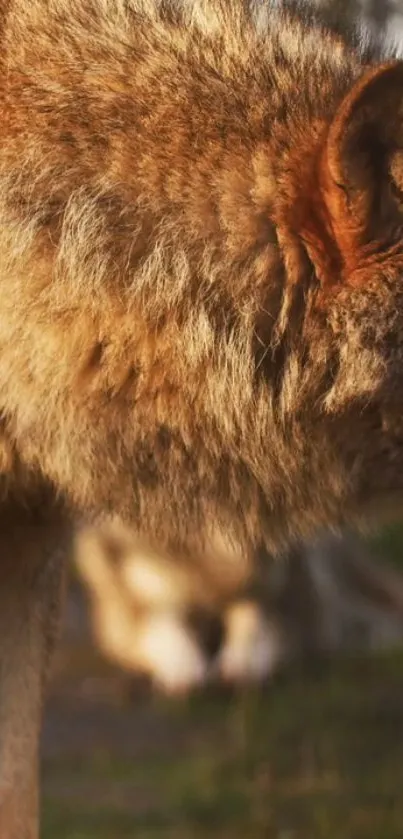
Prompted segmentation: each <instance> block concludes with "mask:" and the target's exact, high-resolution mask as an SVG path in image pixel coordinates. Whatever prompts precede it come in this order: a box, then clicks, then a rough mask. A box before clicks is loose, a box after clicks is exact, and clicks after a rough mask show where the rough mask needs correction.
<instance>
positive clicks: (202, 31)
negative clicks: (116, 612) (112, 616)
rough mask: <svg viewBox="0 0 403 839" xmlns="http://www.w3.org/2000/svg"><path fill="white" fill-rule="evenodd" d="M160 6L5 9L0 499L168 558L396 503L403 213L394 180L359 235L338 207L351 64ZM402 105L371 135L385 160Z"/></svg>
mask: <svg viewBox="0 0 403 839" xmlns="http://www.w3.org/2000/svg"><path fill="white" fill-rule="evenodd" d="M176 5H177V4H176V3H173V4H172V6H171V5H170V4H169V3H168V4H167V3H161V5H160V6H159V7H158V5H154V4H152V3H140V2H138V0H136V2H134V0H115V2H106V0H29V2H27V0H9V2H8V3H7V2H6V3H5V2H4V0H3V3H2V6H1V8H2V10H3V14H2V17H1V18H0V20H2V23H1V26H2V32H1V44H2V49H1V55H0V64H1V68H0V69H1V73H0V109H1V125H0V133H1V145H0V254H1V264H0V292H1V317H0V394H1V397H0V398H1V414H2V434H3V438H4V451H5V456H4V458H3V462H4V464H5V466H4V481H5V490H6V489H7V486H8V485H9V482H10V481H11V482H12V481H15V480H17V484H18V485H19V486H21V490H22V491H23V490H24V486H25V484H26V482H27V481H31V480H32V478H33V477H34V479H36V476H37V475H42V476H45V478H46V479H47V480H50V481H51V482H52V483H53V484H54V485H55V486H56V488H57V490H58V492H59V493H61V494H62V495H63V496H66V497H67V498H69V499H70V500H71V501H72V502H73V504H74V505H76V507H77V508H78V509H79V510H80V511H81V512H85V513H87V512H88V513H91V514H92V513H94V512H95V513H98V512H102V511H104V510H112V511H113V512H116V513H119V514H122V515H123V516H125V517H127V518H128V519H130V520H132V521H134V522H135V523H136V525H137V526H139V527H141V528H142V529H143V531H144V532H146V533H147V532H148V533H152V534H153V535H155V534H157V535H158V537H159V538H161V539H163V540H165V541H166V542H170V543H179V542H180V543H186V542H187V541H189V539H190V535H189V534H191V533H192V534H193V533H203V532H204V531H205V529H206V527H207V525H206V522H207V521H209V520H211V518H213V517H214V518H215V519H218V521H219V522H220V524H221V525H222V526H224V527H227V526H228V524H230V526H231V528H232V529H233V530H234V532H235V538H236V539H237V540H238V541H240V542H241V543H242V544H244V545H245V544H248V545H253V544H256V543H257V542H258V541H259V540H260V539H261V534H262V529H263V537H264V538H265V539H266V542H267V544H268V545H269V546H270V547H271V548H272V549H276V548H278V547H279V546H281V545H282V544H284V543H285V542H286V541H287V540H288V539H289V538H290V535H292V536H296V535H305V534H307V533H308V532H310V531H311V530H312V529H313V528H315V527H317V526H318V525H321V524H325V523H338V522H340V521H341V520H343V519H344V518H345V517H346V516H348V517H352V516H355V515H356V514H357V513H361V512H362V511H364V512H365V510H366V509H367V508H368V504H369V502H371V501H375V502H378V500H379V501H380V500H382V501H384V500H385V499H386V498H387V497H388V496H389V494H390V493H391V492H392V493H394V492H395V491H397V492H398V493H400V490H401V488H402V485H403V477H402V476H403V472H402V466H403V446H402V440H403V438H402V437H401V434H400V431H399V429H397V431H396V420H398V419H399V417H400V397H399V391H400V387H401V374H402V365H403V360H402V359H401V352H402V349H401V348H402V347H403V331H402V326H401V323H402V317H401V313H402V310H403V299H402V294H401V289H402V288H403V283H402V281H401V274H402V265H403V247H402V246H401V238H400V234H401V221H402V219H403V216H401V215H399V214H400V206H399V204H398V201H397V200H395V194H393V196H391V197H389V198H388V195H386V192H387V189H388V187H389V184H388V179H391V176H390V175H388V166H386V165H385V166H383V165H382V166H380V167H378V168H376V167H375V169H374V170H372V169H371V166H369V165H368V166H367V167H366V169H365V166H364V167H361V168H363V173H361V174H362V175H363V177H362V178H361V180H360V179H359V183H358V185H357V189H356V192H357V190H358V192H359V196H358V198H359V200H358V199H357V201H358V203H357V202H356V203H357V207H358V209H357V210H356V209H354V212H355V213H356V215H357V218H358V220H359V221H362V226H361V227H362V229H361V228H360V230H359V231H358V232H357V231H355V233H356V236H355V238H354V237H353V233H351V231H350V227H351V225H350V221H349V218H348V217H347V212H345V213H344V209H343V208H341V209H340V206H341V205H340V201H339V200H338V199H339V196H338V194H337V195H335V194H334V193H335V191H336V192H337V189H339V186H340V185H338V184H337V183H336V181H335V175H334V171H333V170H332V168H331V164H332V161H333V163H334V159H336V158H337V154H336V152H335V149H334V148H330V145H329V148H327V146H326V143H327V141H328V144H330V140H328V138H329V137H332V138H333V139H332V142H335V143H336V144H339V145H342V143H343V137H344V136H349V134H348V132H349V128H350V127H351V126H350V125H349V120H350V117H349V114H348V108H347V110H346V109H345V110H346V116H345V124H344V123H342V125H341V128H340V126H339V128H340V130H339V133H337V132H336V131H335V130H333V133H332V131H331V129H330V126H331V124H332V123H334V122H335V115H336V113H337V112H338V111H339V109H340V104H341V102H342V100H343V99H345V101H349V96H350V93H349V91H350V90H351V89H352V88H353V87H354V84H355V82H356V80H357V79H359V78H361V76H362V75H363V73H364V69H365V68H364V66H363V62H364V57H363V55H364V53H361V52H360V49H359V48H357V47H354V46H352V45H351V44H350V42H349V41H348V39H346V40H345V41H344V40H343V38H342V37H341V36H339V35H337V36H336V35H335V34H333V33H331V32H326V31H325V30H322V29H320V28H318V27H316V28H315V25H312V26H311V27H310V28H308V27H307V26H306V25H305V23H304V21H303V19H302V18H300V17H298V18H293V17H291V18H289V17H287V16H286V15H285V13H281V12H279V11H274V10H273V9H272V10H267V9H266V8H264V7H263V5H262V6H260V7H259V6H257V7H256V8H252V7H249V5H248V3H242V2H241V0H231V2H225V3H224V2H223V3H222V4H220V2H212V3H211V4H210V3H201V4H199V3H197V4H193V3H185V4H184V8H183V10H182V11H181V10H180V9H177V8H176ZM367 60H368V59H367V58H365V61H367ZM390 73H391V75H393V73H395V76H397V79H398V80H399V79H402V78H403V77H402V71H401V66H400V65H398V67H397V69H395V71H393V70H391V71H390ZM363 87H364V88H366V82H365V83H364V86H363ZM375 87H376V86H375ZM395 88H396V84H393V83H392V84H391V89H392V90H393V91H394V95H393V96H392V95H391V97H390V103H389V104H390V108H389V111H388V112H387V113H386V111H385V108H386V105H385V102H386V103H388V96H387V95H386V96H385V95H383V92H382V96H379V94H377V92H376V90H375V91H374V96H373V99H374V102H373V112H372V111H371V117H370V120H371V125H372V121H374V125H375V128H374V130H373V134H374V132H375V134H376V130H377V126H378V129H379V134H380V135H382V138H383V140H385V137H386V135H387V136H389V137H391V136H392V135H393V137H394V140H393V142H394V143H395V146H398V145H399V142H400V139H403V132H402V130H401V128H400V134H399V127H400V126H399V125H398V123H399V118H398V117H397V116H396V114H397V108H396V99H397V94H396V90H395ZM368 90H369V94H370V93H371V90H372V88H371V85H370V83H369V82H368ZM402 91H403V85H402ZM351 95H352V96H353V97H354V95H355V94H354V93H353V94H351ZM364 95H365V94H364ZM367 98H368V97H367ZM369 99H370V100H371V96H370V95H369ZM380 100H382V101H380ZM392 100H393V101H392ZM370 106H371V101H370ZM365 113H366V114H368V107H367V110H366V111H365ZM388 115H389V116H388ZM388 118H389V120H390V131H389V134H388V132H387V130H386V129H385V128H384V123H385V119H388ZM363 119H364V117H363ZM354 120H355V122H356V121H357V120H358V117H357V118H356V117H354V116H351V122H352V124H353V128H354V125H355V122H354ZM377 120H378V122H377ZM358 121H359V120H358ZM336 122H337V120H336ZM339 122H340V120H339ZM392 129H393V130H392ZM350 133H351V132H350ZM336 135H337V136H336ZM383 135H385V137H384V136H383ZM335 137H336V139H334V138H335ZM386 139H387V137H386ZM382 148H383V147H382ZM386 152H387V153H389V147H388V146H387V148H386V151H385V156H386ZM324 153H326V155H327V157H326V159H325V160H324V158H323V155H324ZM341 153H343V154H344V149H343V150H342V152H341V151H340V154H341ZM345 153H346V155H347V156H348V157H349V158H351V161H352V169H353V170H354V171H355V170H356V169H358V171H359V172H360V160H361V158H360V155H361V156H362V152H361V150H360V147H358V148H356V146H355V144H354V141H353V140H352V141H351V143H350V144H349V145H348V149H347V150H346V152H345ZM393 153H394V155H395V158H394V159H397V152H396V150H395V151H394V152H393ZM356 158H357V160H356ZM337 159H338V158H337ZM357 161H358V164H357ZM361 162H362V161H361ZM395 162H396V160H395ZM339 163H340V161H339ZM385 163H387V159H386V161H385ZM397 163H398V161H397ZM332 165H333V164H332ZM334 165H336V164H334ZM340 165H341V164H340ZM343 165H344V164H343ZM346 166H347V164H346ZM333 168H334V167H333ZM347 169H348V166H347ZM332 172H333V174H332ZM394 172H395V174H394V178H395V181H394V185H395V187H396V190H397V188H398V185H399V175H398V174H397V175H396V172H397V173H399V166H398V165H396V166H395V170H394ZM347 177H348V174H346V178H347ZM396 178H397V180H396ZM396 190H395V191H396ZM347 191H348V190H347ZM356 192H355V193H354V200H355V199H356V198H357V195H356ZM374 192H376V195H377V196H378V198H377V203H376V202H374V207H373V212H372V213H369V214H367V216H365V219H364V209H363V208H364V207H367V205H368V202H369V201H370V200H372V195H373V193H374ZM384 193H385V198H384V197H383V196H384ZM343 194H344V193H343ZM381 194H382V200H381V197H380V196H381ZM367 199H368V200H367ZM378 199H379V200H378ZM388 200H389V201H390V202H392V203H393V208H394V209H393V212H394V213H395V214H394V216H393V218H392V220H391V222H390V225H389V227H387V230H386V232H385V224H384V221H385V218H386V219H389V217H390V215H391V214H390V213H389V216H388V212H389V204H388V203H387V202H388ZM383 201H384V203H382V202H383ZM355 207H356V204H354V208H355ZM343 213H344V215H343ZM360 213H361V215H360ZM357 225H358V222H357ZM363 231H364V232H363ZM350 233H351V236H350ZM351 254H353V255H354V259H352V258H351ZM368 254H369V256H368ZM369 257H371V258H369ZM392 403H393V404H392ZM396 403H399V404H398V406H396ZM386 415H388V416H386ZM390 420H391V421H390ZM10 464H12V466H11V467H10Z"/></svg>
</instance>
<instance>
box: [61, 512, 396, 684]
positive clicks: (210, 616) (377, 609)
mask: <svg viewBox="0 0 403 839" xmlns="http://www.w3.org/2000/svg"><path fill="white" fill-rule="evenodd" d="M223 536H224V535H223V534H217V533H216V535H215V539H213V540H211V542H210V544H209V545H208V546H206V548H205V552H204V553H203V555H192V556H186V555H184V556H183V555H177V554H173V553H170V552H168V551H164V550H161V549H160V548H159V547H158V546H156V545H152V544H151V543H150V542H146V541H144V540H140V539H138V537H137V535H136V533H135V532H134V531H133V530H132V529H131V528H129V527H127V526H125V525H124V524H123V523H122V522H120V521H112V522H108V523H106V522H104V523H103V524H102V526H96V527H90V528H84V529H83V530H82V531H81V532H80V533H79V534H78V536H77V538H76V543H75V550H74V566H73V567H74V568H75V571H76V572H78V581H80V582H81V583H82V584H83V585H84V590H85V593H86V595H87V598H86V599H87V604H88V609H89V618H90V624H89V627H90V634H91V636H92V640H93V641H95V642H96V644H97V646H98V647H99V649H100V651H101V653H102V654H103V655H104V656H105V657H106V658H107V659H109V660H110V661H111V662H112V663H114V664H115V665H118V666H119V667H120V668H122V669H123V670H124V671H126V672H127V673H128V674H129V675H130V674H137V675H139V674H145V675H146V676H147V677H148V679H149V680H151V684H152V686H153V688H154V689H155V690H158V691H160V692H163V693H165V694H168V695H178V694H179V695H183V694H187V693H189V692H190V691H193V690H200V689H202V688H205V687H206V686H208V685H209V684H211V683H218V684H220V683H229V684H230V685H234V686H237V685H253V684H254V683H256V684H259V683H267V682H268V681H269V680H270V679H271V677H272V676H273V675H275V674H276V673H277V671H278V670H279V669H283V668H284V667H287V668H288V667H290V666H291V665H293V664H295V663H296V662H302V663H303V662H304V661H307V662H311V661H312V660H315V659H317V658H318V657H323V656H326V657H327V656H329V655H332V654H335V653H337V654H339V653H342V652H343V653H352V652H357V651H359V650H361V651H363V650H366V651H368V650H374V649H385V648H392V647H394V646H399V645H401V644H402V640H403V577H402V575H401V574H399V573H398V572H397V571H395V570H394V569H393V567H391V566H390V565H389V564H388V563H387V562H386V563H385V561H384V557H383V556H382V555H380V553H379V551H375V550H374V546H373V545H372V544H371V541H369V542H368V541H367V540H366V539H363V538H362V537H361V536H360V534H357V533H354V532H351V531H349V530H347V531H343V532H342V533H332V532H328V533H320V534H318V535H317V536H316V537H315V538H314V539H312V540H310V541H309V542H306V543H302V544H297V545H293V546H292V547H291V548H290V549H289V550H288V551H287V553H286V555H285V556H283V557H281V561H279V560H278V559H277V560H273V558H270V557H269V556H267V555H265V554H259V553H258V554H256V555H252V556H245V555H243V554H241V553H237V552H236V550H234V546H233V545H232V543H231V539H230V538H228V537H227V539H225V538H223ZM75 579H76V577H75ZM76 582H77V580H76ZM70 600H71V602H73V595H71V597H70ZM74 602H77V601H76V599H74ZM83 606H84V604H82V607H83ZM71 628H72V626H71ZM86 640H88V639H86ZM66 641H67V638H66Z"/></svg>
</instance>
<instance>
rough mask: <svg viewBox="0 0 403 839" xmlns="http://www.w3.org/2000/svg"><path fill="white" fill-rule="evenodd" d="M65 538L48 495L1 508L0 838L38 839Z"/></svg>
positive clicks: (65, 527) (63, 523)
mask: <svg viewBox="0 0 403 839" xmlns="http://www.w3.org/2000/svg"><path fill="white" fill-rule="evenodd" d="M69 537H70V526H69V522H68V520H67V517H66V516H65V514H64V513H63V511H62V510H61V508H60V507H58V506H57V505H56V504H55V503H54V502H53V501H52V500H49V498H48V497H43V496H42V495H41V496H40V497H39V496H35V498H34V500H33V501H32V499H26V504H22V503H20V502H18V503H16V502H14V501H13V502H11V501H7V502H6V503H4V504H3V505H2V507H1V508H0V839H37V837H38V830H39V828H38V744H39V738H40V730H41V718H42V704H43V691H44V686H45V682H46V675H47V671H48V667H49V659H50V652H51V649H52V646H53V641H54V637H55V634H56V630H57V625H58V615H59V607H60V602H61V595H62V588H63V576H64V574H63V568H64V565H65V563H64V560H63V556H62V554H63V552H64V553H65V552H66V550H65V549H66V547H67V546H68V542H69ZM61 548H62V550H61Z"/></svg>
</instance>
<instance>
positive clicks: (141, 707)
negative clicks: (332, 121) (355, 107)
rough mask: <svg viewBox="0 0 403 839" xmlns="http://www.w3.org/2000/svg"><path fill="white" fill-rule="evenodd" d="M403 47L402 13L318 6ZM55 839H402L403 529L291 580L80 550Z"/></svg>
mask: <svg viewBox="0 0 403 839" xmlns="http://www.w3.org/2000/svg"><path fill="white" fill-rule="evenodd" d="M321 4H322V5H323V6H325V7H326V13H327V14H328V15H329V19H332V20H333V21H334V22H336V23H337V21H339V20H342V19H344V18H346V17H352V16H354V15H355V14H357V13H359V14H362V15H363V16H364V17H365V20H366V23H367V25H368V26H369V27H371V28H373V30H374V31H376V32H377V31H382V32H383V33H384V34H386V36H387V37H388V38H390V39H392V40H393V41H395V42H397V43H399V42H400V41H401V42H402V45H403V2H399V0H363V2H362V3H359V2H355V0H322V2H321ZM75 554H76V558H75V563H74V564H73V566H72V569H71V575H70V587H69V593H68V598H67V603H66V609H65V616H64V623H63V632H62V643H61V646H60V648H59V651H58V653H57V655H56V657H55V662H54V668H53V678H52V683H51V686H50V701H49V703H48V708H47V713H46V720H45V728H44V736H43V757H44V761H43V767H44V800H43V808H44V829H43V836H44V839H95V837H96V838H97V839H128V837H136V839H157V837H158V838H159V837H161V839H207V837H209V839H214V837H217V839H218V837H220V839H241V837H242V839H364V837H365V839H401V837H402V836H403V524H402V523H399V522H397V523H396V525H394V526H391V527H389V529H388V530H385V531H383V532H382V533H377V534H375V535H374V534H372V535H371V536H368V538H367V539H364V538H363V537H360V536H357V534H354V533H345V534H342V535H341V536H336V535H331V534H321V535H320V536H319V537H318V539H317V540H316V541H315V542H313V543H311V544H309V545H297V546H295V547H294V549H293V550H292V551H290V553H289V554H288V555H287V556H286V557H284V559H283V560H282V562H281V563H280V562H278V561H276V562H272V561H270V558H268V557H267V556H265V555H263V554H262V555H257V556H254V557H245V556H242V555H240V554H239V552H238V551H237V549H236V546H234V545H232V543H231V538H230V534H220V533H219V534H213V535H212V538H211V542H210V544H208V545H207V546H206V551H205V555H203V556H201V557H197V558H195V561H194V562H193V563H189V561H188V560H187V559H186V558H183V557H178V556H169V555H166V554H164V553H163V552H161V551H160V550H159V548H158V546H155V545H153V546H150V545H145V544H143V543H140V542H139V541H138V540H137V538H136V535H135V534H133V533H131V532H130V531H127V530H125V529H123V528H122V527H121V526H120V525H119V523H116V522H113V523H111V524H108V525H105V527H104V528H103V529H101V530H100V531H86V532H83V533H82V534H80V536H79V538H78V541H77V546H76V552H75Z"/></svg>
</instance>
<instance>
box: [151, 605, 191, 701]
mask: <svg viewBox="0 0 403 839" xmlns="http://www.w3.org/2000/svg"><path fill="white" fill-rule="evenodd" d="M138 644H139V653H140V655H141V658H142V661H143V663H144V665H145V666H146V669H147V670H148V672H149V673H150V674H151V675H152V677H153V678H154V680H155V682H156V683H157V685H158V686H159V687H160V688H162V689H163V690H164V691H166V692H167V693H186V691H188V690H190V689H191V688H194V687H197V686H198V685H201V684H203V683H204V682H205V680H206V678H207V671H208V662H207V659H206V658H205V656H204V655H203V652H202V651H201V649H200V648H199V646H198V644H197V642H196V640H195V639H194V638H193V637H192V635H191V633H190V632H189V631H188V630H187V629H186V627H185V626H184V624H183V623H182V621H181V619H180V617H179V616H178V615H174V614H170V613H165V614H158V615H155V614H154V615H152V616H151V617H150V619H149V620H148V621H147V624H146V626H145V628H144V629H143V631H142V634H141V637H140V638H139V641H138Z"/></svg>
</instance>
